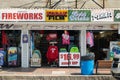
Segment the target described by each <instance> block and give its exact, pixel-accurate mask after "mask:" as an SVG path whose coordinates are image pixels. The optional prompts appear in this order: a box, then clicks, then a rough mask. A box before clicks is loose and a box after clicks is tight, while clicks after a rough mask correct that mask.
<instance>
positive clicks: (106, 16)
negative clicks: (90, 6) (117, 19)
mask: <svg viewBox="0 0 120 80" xmlns="http://www.w3.org/2000/svg"><path fill="white" fill-rule="evenodd" d="M91 18H92V21H113V11H112V10H104V9H103V10H101V9H100V10H92V13H91Z"/></svg>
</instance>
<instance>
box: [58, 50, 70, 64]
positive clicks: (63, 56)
mask: <svg viewBox="0 0 120 80" xmlns="http://www.w3.org/2000/svg"><path fill="white" fill-rule="evenodd" d="M59 66H68V52H60V53H59Z"/></svg>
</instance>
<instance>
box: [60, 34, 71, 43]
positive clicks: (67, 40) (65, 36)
mask: <svg viewBox="0 0 120 80" xmlns="http://www.w3.org/2000/svg"><path fill="white" fill-rule="evenodd" d="M62 44H63V45H64V44H68V45H69V44H70V36H69V34H62Z"/></svg>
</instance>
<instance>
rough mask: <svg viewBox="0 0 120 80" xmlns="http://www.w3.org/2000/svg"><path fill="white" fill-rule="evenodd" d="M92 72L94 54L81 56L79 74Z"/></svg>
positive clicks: (90, 73)
mask: <svg viewBox="0 0 120 80" xmlns="http://www.w3.org/2000/svg"><path fill="white" fill-rule="evenodd" d="M93 73H94V54H89V55H86V56H81V74H82V75H92V74H93Z"/></svg>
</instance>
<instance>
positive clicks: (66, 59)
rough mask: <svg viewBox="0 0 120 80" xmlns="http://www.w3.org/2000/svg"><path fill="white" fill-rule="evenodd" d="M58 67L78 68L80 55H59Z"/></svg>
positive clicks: (64, 53) (65, 53) (66, 53)
mask: <svg viewBox="0 0 120 80" xmlns="http://www.w3.org/2000/svg"><path fill="white" fill-rule="evenodd" d="M59 66H63V67H65V66H76V67H77V66H80V53H68V52H60V53H59Z"/></svg>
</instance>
